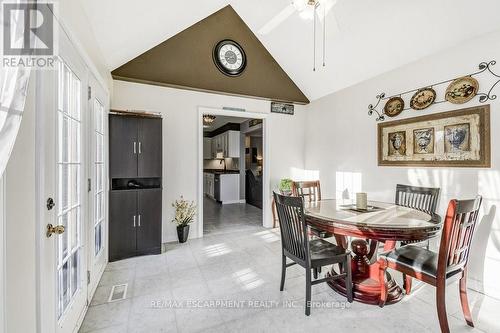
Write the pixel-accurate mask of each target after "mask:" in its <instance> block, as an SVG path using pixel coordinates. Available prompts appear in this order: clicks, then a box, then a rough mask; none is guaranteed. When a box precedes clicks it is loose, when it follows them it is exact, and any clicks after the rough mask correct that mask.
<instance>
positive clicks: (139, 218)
mask: <svg viewBox="0 0 500 333" xmlns="http://www.w3.org/2000/svg"><path fill="white" fill-rule="evenodd" d="M138 226H139V227H140V226H141V214H139V224H138Z"/></svg>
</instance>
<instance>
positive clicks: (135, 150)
mask: <svg viewBox="0 0 500 333" xmlns="http://www.w3.org/2000/svg"><path fill="white" fill-rule="evenodd" d="M134 154H137V142H135V141H134Z"/></svg>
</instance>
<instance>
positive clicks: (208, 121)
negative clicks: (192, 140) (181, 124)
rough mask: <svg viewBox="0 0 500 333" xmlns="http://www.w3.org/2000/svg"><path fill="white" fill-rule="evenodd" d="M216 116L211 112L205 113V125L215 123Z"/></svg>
mask: <svg viewBox="0 0 500 333" xmlns="http://www.w3.org/2000/svg"><path fill="white" fill-rule="evenodd" d="M215 118H216V117H215V116H214V115H211V114H204V115H203V127H209V126H210V125H212V124H213V122H214V121H215Z"/></svg>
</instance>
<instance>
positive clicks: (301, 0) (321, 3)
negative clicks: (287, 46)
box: [258, 0, 337, 35]
mask: <svg viewBox="0 0 500 333" xmlns="http://www.w3.org/2000/svg"><path fill="white" fill-rule="evenodd" d="M336 3H337V0H292V1H291V2H290V4H289V5H287V6H286V7H285V8H283V9H282V10H281V11H280V12H279V13H278V14H276V15H275V16H274V17H273V18H272V19H271V20H269V21H268V22H267V23H266V24H264V25H263V26H262V28H260V29H259V31H258V33H259V34H261V35H267V34H269V33H270V32H271V31H273V30H274V29H275V28H276V27H277V26H279V25H280V24H281V23H283V22H284V21H285V20H287V19H288V18H289V17H290V16H292V15H293V14H295V13H298V14H299V16H300V17H301V18H302V19H304V20H313V19H314V16H315V15H314V12H315V9H321V12H322V14H324V15H325V16H326V15H328V13H329V12H330V11H331V9H332V8H333V7H334V6H335V4H336ZM323 11H324V13H323ZM319 19H320V20H321V21H322V20H323V15H320V17H319ZM334 20H335V18H334ZM335 24H336V22H335Z"/></svg>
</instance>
